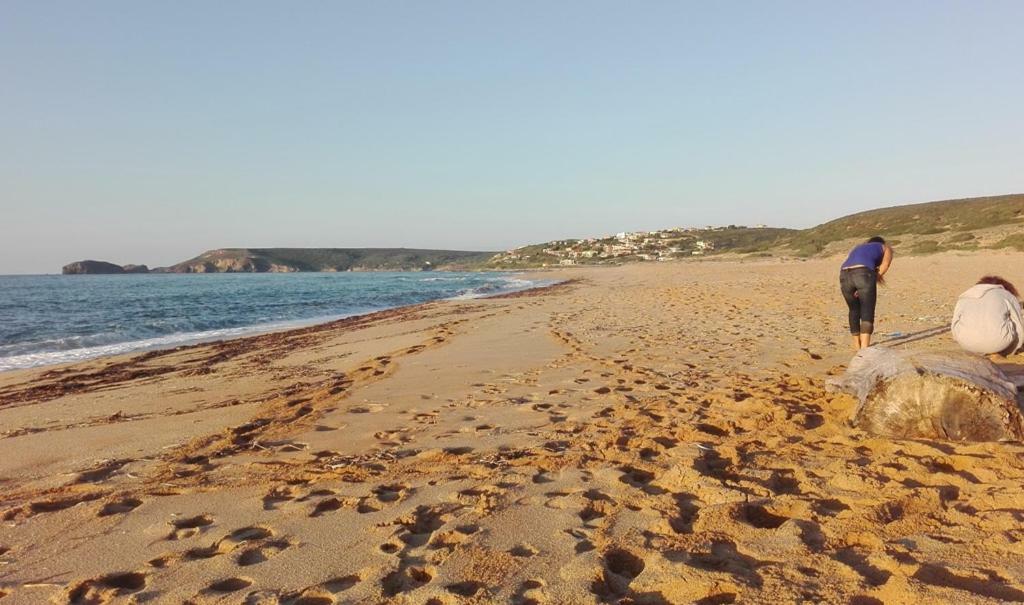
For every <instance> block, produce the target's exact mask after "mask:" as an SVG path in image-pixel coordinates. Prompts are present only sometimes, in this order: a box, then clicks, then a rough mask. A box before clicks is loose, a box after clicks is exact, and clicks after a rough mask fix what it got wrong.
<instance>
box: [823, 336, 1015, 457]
mask: <svg viewBox="0 0 1024 605" xmlns="http://www.w3.org/2000/svg"><path fill="white" fill-rule="evenodd" d="M829 384H830V386H831V387H832V388H834V389H838V390H842V391H845V392H847V393H850V394H852V395H854V396H856V397H857V398H858V400H859V401H860V404H859V405H858V406H857V409H856V412H855V413H854V416H853V419H852V423H853V424H854V425H855V426H857V427H859V428H862V429H864V430H865V431H867V432H869V433H871V434H873V435H879V436H883V437H891V438H897V439H945V440H952V441H1004V440H1011V441H1020V440H1022V438H1024V414H1022V413H1021V406H1020V402H1019V401H1018V395H1017V386H1016V385H1015V384H1014V383H1013V382H1012V381H1011V380H1009V379H1008V378H1007V376H1006V375H1005V374H1004V373H1003V372H1002V371H1001V370H1000V369H999V367H997V366H996V365H995V364H993V363H992V362H991V361H989V360H988V359H986V358H984V357H980V356H978V355H972V354H969V353H964V352H961V351H955V352H954V351H951V352H941V353H913V352H909V351H896V350H893V349H889V348H885V347H869V348H867V349H863V350H861V351H860V352H859V353H857V355H856V356H854V358H853V359H852V360H851V361H850V365H849V367H848V369H847V370H846V373H845V374H844V375H843V376H842V377H840V378H838V379H834V380H832V381H830V383H829Z"/></svg>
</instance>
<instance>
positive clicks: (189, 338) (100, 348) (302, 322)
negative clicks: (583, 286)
mask: <svg viewBox="0 0 1024 605" xmlns="http://www.w3.org/2000/svg"><path fill="white" fill-rule="evenodd" d="M507 273H508V274H509V275H510V276H512V277H516V276H522V275H528V274H529V273H531V272H526V271H524V272H507ZM531 279H532V278H531ZM532 281H533V282H534V283H536V284H538V285H531V286H526V287H523V288H513V289H510V290H508V291H506V292H501V293H498V294H481V295H472V296H466V295H456V296H451V297H446V298H438V299H435V300H431V301H425V302H422V303H413V304H411V305H400V306H397V307H385V308H381V309H373V310H368V311H357V312H354V313H349V314H343V315H337V316H325V317H311V318H308V319H296V320H287V321H277V322H269V323H266V324H255V325H251V326H239V327H235V328H218V329H214V330H208V331H205V332H193V333H179V334H174V333H172V334H165V335H163V336H156V337H152V338H146V339H140V340H134V341H125V342H118V343H110V344H106V345H95V346H91V347H83V348H79V349H68V350H66V351H46V352H42V353H25V354H21V355H12V356H9V357H5V358H3V359H0V361H4V360H8V362H9V363H16V361H15V362H10V360H20V359H25V358H34V357H36V356H38V355H52V354H55V353H63V354H66V355H69V356H71V355H74V357H71V358H69V359H66V360H60V361H44V362H42V363H35V364H32V365H22V366H14V367H10V368H0V375H3V374H7V373H9V372H18V371H23V370H33V369H38V368H52V367H59V366H66V365H73V364H77V363H84V362H88V361H93V360H102V359H107V358H114V357H120V356H123V355H133V354H141V353H147V352H151V351H161V350H177V349H179V348H182V347H191V346H196V345H203V344H213V343H218V342H222V341H226V340H234V339H237V338H248V337H251V336H259V335H262V334H269V333H274V332H284V331H289V330H296V329H302V328H305V327H310V326H315V325H321V324H330V323H333V322H336V321H342V320H345V319H349V318H352V317H359V316H363V315H370V314H373V313H379V312H382V311H390V310H393V309H401V308H404V307H413V306H416V305H420V304H430V303H433V302H439V301H448V300H476V299H480V298H489V297H491V296H501V295H504V294H514V293H517V292H522V291H527V290H532V289H536V288H545V287H549V286H551V285H557V283H559V282H556V283H555V284H549V283H544V282H546V281H550V280H542V279H533V280H532ZM206 333H209V335H207V336H203V334H206ZM168 339H173V340H168ZM158 341H162V342H158ZM143 343H152V344H143ZM119 347H128V348H124V349H121V350H115V349H117V348H119Z"/></svg>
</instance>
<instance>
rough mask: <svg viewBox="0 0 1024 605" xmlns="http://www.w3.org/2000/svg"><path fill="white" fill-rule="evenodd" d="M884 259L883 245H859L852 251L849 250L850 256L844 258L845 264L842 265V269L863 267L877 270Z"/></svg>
mask: <svg viewBox="0 0 1024 605" xmlns="http://www.w3.org/2000/svg"><path fill="white" fill-rule="evenodd" d="M884 257H885V245H883V244H881V243H879V242H868V243H866V244H860V245H858V246H855V247H854V249H853V250H850V256H848V257H846V262H844V263H843V267H842V268H843V269H845V268H847V267H856V266H857V265H864V266H865V267H868V268H870V269H877V268H878V266H879V265H881V264H882V258H884Z"/></svg>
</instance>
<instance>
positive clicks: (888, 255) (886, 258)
mask: <svg viewBox="0 0 1024 605" xmlns="http://www.w3.org/2000/svg"><path fill="white" fill-rule="evenodd" d="M891 264H892V247H891V246H889V244H885V252H884V253H883V254H882V264H881V265H878V276H879V277H881V276H883V275H885V272H886V271H888V270H889V265H891Z"/></svg>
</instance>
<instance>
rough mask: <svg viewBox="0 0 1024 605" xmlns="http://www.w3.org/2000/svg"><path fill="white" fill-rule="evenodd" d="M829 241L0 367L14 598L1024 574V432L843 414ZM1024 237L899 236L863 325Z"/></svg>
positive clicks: (937, 584) (899, 592)
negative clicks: (942, 249) (820, 247)
mask: <svg viewBox="0 0 1024 605" xmlns="http://www.w3.org/2000/svg"><path fill="white" fill-rule="evenodd" d="M838 262H839V259H835V258H832V259H816V260H808V261H798V260H776V259H761V260H746V261H738V260H737V261H712V262H672V263H648V264H637V265H629V266H622V267H610V268H594V269H568V270H565V271H558V272H551V273H548V274H545V277H546V278H547V277H551V276H554V277H556V278H561V279H565V280H568V281H567V282H566V283H563V284H561V285H558V286H554V287H550V288H545V289H540V290H534V291H529V292H525V293H519V294H513V295H506V296H501V297H496V298H491V299H480V300H465V301H446V302H437V303H430V304H425V305H421V306H416V307H410V308H405V309H398V310H394V311H387V312H381V313H377V314H373V315H368V316H363V317H359V318H352V319H347V320H342V321H339V322H335V323H331V324H324V325H319V326H313V327H308V328H302V329H298V330H293V331H289V332H280V333H273V334H264V335H259V336H255V337H250V338H244V339H238V340H231V341H225V342H221V343H213V344H204V345H199V346H194V347H186V348H181V349H176V350H173V351H155V352H148V353H143V354H139V355H134V356H124V357H117V358H107V359H101V360H96V361H92V362H87V363H81V364H77V365H71V366H60V367H56V368H54V367H50V368H39V369H33V370H21V371H14V372H7V373H3V374H0V520H2V524H0V604H2V605H8V604H35V603H51V602H52V603H74V604H99V603H108V602H109V603H185V602H187V603H197V604H198V603H246V604H254V605H255V604H275V603H281V604H292V605H325V604H331V603H410V604H418V605H419V604H422V605H449V604H451V605H454V604H458V603H518V604H522V605H527V604H545V603H633V604H664V603H701V604H705V605H708V604H716V603H733V602H736V603H795V602H826V603H848V604H850V605H870V604H875V603H895V604H900V603H905V604H911V603H949V602H957V603H1002V602H1008V601H1009V602H1014V601H1024V542H1022V540H1024V526H1022V521H1024V460H1022V458H1021V455H1022V454H1024V447H1022V445H1021V444H1018V443H1012V444H1011V443H976V444H970V443H967V444H965V443H948V442H930V441H891V440H886V439H879V438H872V437H871V436H869V435H866V434H864V433H863V432H862V431H859V430H857V429H854V428H851V427H850V426H849V424H848V420H849V417H850V414H851V411H852V409H853V407H854V405H855V400H854V399H853V398H852V397H850V396H848V395H843V394H835V393H831V392H828V391H827V390H826V388H825V382H826V380H827V379H828V378H830V377H832V376H835V375H837V374H838V373H841V372H842V370H843V367H844V365H845V364H846V362H847V361H848V360H849V358H850V356H851V354H852V352H851V351H850V345H849V342H848V340H849V336H848V334H847V333H846V317H845V314H846V307H845V305H844V303H843V301H842V298H841V297H840V294H839V289H838V283H837V277H836V274H837V267H838ZM1022 266H1024V254H1021V253H1010V252H991V251H988V252H984V253H964V254H952V253H945V254H939V255H932V256H923V257H913V258H907V257H901V256H899V251H897V260H896V262H895V264H894V267H893V269H892V271H891V273H890V274H889V276H887V277H888V282H889V284H888V286H886V287H885V288H882V289H881V291H880V303H879V321H878V331H879V334H878V338H877V340H878V342H879V343H880V344H881V345H882V346H894V347H899V348H920V349H935V350H940V349H944V348H953V347H955V344H954V343H953V342H952V340H951V339H950V337H949V335H948V333H945V332H942V331H941V328H942V327H943V326H945V325H947V324H948V321H949V317H950V315H951V312H952V308H953V304H954V302H955V299H956V296H957V295H958V294H959V293H960V292H961V291H963V290H964V289H966V288H967V287H968V286H969V285H971V284H972V283H973V282H974V280H976V279H977V278H978V277H979V276H980V275H982V274H985V273H996V274H1002V275H1003V276H1005V277H1006V278H1008V279H1010V280H1011V281H1016V282H1020V281H1022V278H1024V275H1022V274H1021V272H1020V271H1021V269H1020V268H1021V267H1022ZM913 335H920V336H919V337H914V336H913ZM1021 364H1024V356H1018V357H1016V358H1010V359H1008V360H1007V361H1006V366H1007V368H1009V369H1015V368H1016V367H1018V366H1019V365H1021Z"/></svg>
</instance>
